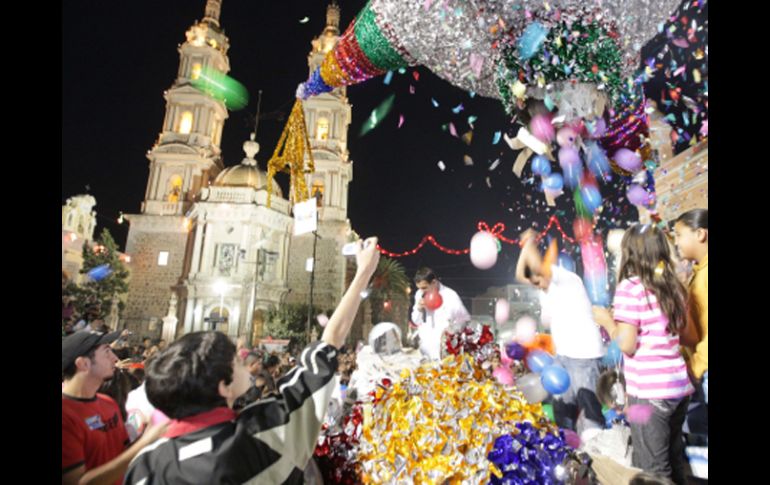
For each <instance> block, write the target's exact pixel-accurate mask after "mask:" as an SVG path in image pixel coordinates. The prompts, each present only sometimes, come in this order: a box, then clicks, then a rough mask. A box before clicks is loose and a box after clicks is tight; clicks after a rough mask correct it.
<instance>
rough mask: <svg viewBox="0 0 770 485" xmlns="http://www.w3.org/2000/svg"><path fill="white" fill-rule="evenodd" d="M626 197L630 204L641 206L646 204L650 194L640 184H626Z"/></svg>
mask: <svg viewBox="0 0 770 485" xmlns="http://www.w3.org/2000/svg"><path fill="white" fill-rule="evenodd" d="M626 197H628V201H629V202H631V203H632V204H634V205H642V206H643V205H647V201H648V200H649V197H650V194H649V193H647V191H646V190H644V187H642V186H641V185H637V184H631V185H629V186H628V190H626Z"/></svg>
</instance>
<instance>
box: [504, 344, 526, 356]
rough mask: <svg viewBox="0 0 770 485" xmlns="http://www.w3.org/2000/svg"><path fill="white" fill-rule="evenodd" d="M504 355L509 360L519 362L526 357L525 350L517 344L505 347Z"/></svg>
mask: <svg viewBox="0 0 770 485" xmlns="http://www.w3.org/2000/svg"><path fill="white" fill-rule="evenodd" d="M505 354H506V355H507V356H508V358H509V359H513V360H521V359H523V358H524V357H526V356H527V349H526V348H524V346H523V345H521V344H520V343H518V342H511V343H509V344H508V345H506V346H505Z"/></svg>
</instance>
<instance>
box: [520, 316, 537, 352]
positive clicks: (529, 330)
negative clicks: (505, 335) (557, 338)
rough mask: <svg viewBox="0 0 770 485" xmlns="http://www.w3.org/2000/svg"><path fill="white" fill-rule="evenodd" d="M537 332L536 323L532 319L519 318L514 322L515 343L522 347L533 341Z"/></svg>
mask: <svg viewBox="0 0 770 485" xmlns="http://www.w3.org/2000/svg"><path fill="white" fill-rule="evenodd" d="M536 332H537V323H536V322H535V320H533V319H532V317H527V316H524V317H521V318H519V319H518V320H517V321H516V341H517V342H518V343H520V344H522V345H527V344H530V343H532V342H534V341H535V333H536Z"/></svg>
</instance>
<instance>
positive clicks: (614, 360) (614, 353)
mask: <svg viewBox="0 0 770 485" xmlns="http://www.w3.org/2000/svg"><path fill="white" fill-rule="evenodd" d="M622 357H623V352H621V350H620V347H619V346H618V343H617V342H616V341H614V340H613V341H612V342H610V345H609V347H607V354H605V356H604V358H603V359H602V360H603V361H604V364H605V365H606V366H607V367H615V366H616V365H618V364H619V363H620V359H621V358H622Z"/></svg>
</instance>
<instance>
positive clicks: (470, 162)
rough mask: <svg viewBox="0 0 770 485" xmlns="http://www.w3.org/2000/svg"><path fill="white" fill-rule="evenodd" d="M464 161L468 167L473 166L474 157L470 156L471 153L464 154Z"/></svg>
mask: <svg viewBox="0 0 770 485" xmlns="http://www.w3.org/2000/svg"><path fill="white" fill-rule="evenodd" d="M463 163H464V164H465V166H466V167H471V166H473V159H472V158H471V157H470V155H465V156H463Z"/></svg>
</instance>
